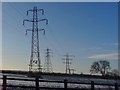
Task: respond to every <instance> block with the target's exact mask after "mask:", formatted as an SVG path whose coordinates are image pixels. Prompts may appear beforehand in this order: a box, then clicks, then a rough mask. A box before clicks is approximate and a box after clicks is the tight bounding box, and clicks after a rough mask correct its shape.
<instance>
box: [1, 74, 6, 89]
mask: <svg viewBox="0 0 120 90" xmlns="http://www.w3.org/2000/svg"><path fill="white" fill-rule="evenodd" d="M6 82H7V76H6V75H3V87H2V88H3V90H6V86H7V85H6V84H7V83H6Z"/></svg>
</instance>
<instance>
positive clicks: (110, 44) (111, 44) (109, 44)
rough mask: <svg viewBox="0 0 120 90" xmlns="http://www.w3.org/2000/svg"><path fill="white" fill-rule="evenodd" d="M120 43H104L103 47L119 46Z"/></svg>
mask: <svg viewBox="0 0 120 90" xmlns="http://www.w3.org/2000/svg"><path fill="white" fill-rule="evenodd" d="M119 44H120V43H118V42H117V43H103V44H102V45H103V46H118V45H119Z"/></svg>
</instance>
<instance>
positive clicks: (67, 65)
mask: <svg viewBox="0 0 120 90" xmlns="http://www.w3.org/2000/svg"><path fill="white" fill-rule="evenodd" d="M71 57H75V56H73V55H69V54H68V53H67V54H66V55H64V58H63V60H65V61H64V62H63V63H65V73H66V74H71V70H72V69H71V68H70V64H71V60H73V59H72V58H71Z"/></svg>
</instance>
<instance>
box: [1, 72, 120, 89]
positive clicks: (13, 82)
mask: <svg viewBox="0 0 120 90" xmlns="http://www.w3.org/2000/svg"><path fill="white" fill-rule="evenodd" d="M4 75H7V77H9V78H10V77H11V78H22V79H33V80H34V78H30V77H27V76H25V75H14V74H4ZM0 77H2V76H0ZM41 77H42V78H40V80H52V81H53V80H54V81H64V79H67V80H68V82H81V83H86V82H87V83H90V82H91V81H94V83H98V84H115V83H118V84H119V85H120V80H114V79H98V78H86V77H79V76H76V77H72V76H60V75H58V76H55V75H42V76H41ZM7 84H8V85H20V86H35V82H34V81H16V80H7ZM0 85H2V80H1V79H0ZM39 86H40V87H61V88H63V87H64V83H53V82H39ZM90 87H91V85H85V84H72V83H68V88H90ZM95 88H96V89H95V90H115V89H114V87H113V86H101V85H95ZM0 90H1V87H0ZM8 90H11V89H8ZM12 90H13V88H12ZM15 90H28V89H19V88H17V89H15ZM31 90H34V89H31ZM119 90H120V88H119Z"/></svg>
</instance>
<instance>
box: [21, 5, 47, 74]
mask: <svg viewBox="0 0 120 90" xmlns="http://www.w3.org/2000/svg"><path fill="white" fill-rule="evenodd" d="M29 12H32V14H33V15H32V19H25V20H23V25H24V23H25V21H27V22H31V23H32V29H27V30H26V35H27V32H28V31H31V32H32V42H31V57H30V64H29V71H30V72H42V68H41V60H40V51H39V33H38V32H39V31H44V34H45V30H44V29H39V28H38V22H41V21H45V22H46V25H47V24H48V20H47V19H38V12H41V13H42V15H44V10H43V9H38V8H37V7H34V8H33V9H32V10H28V11H27V15H28V14H29Z"/></svg>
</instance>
